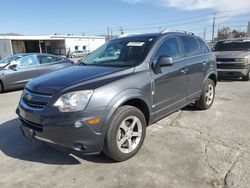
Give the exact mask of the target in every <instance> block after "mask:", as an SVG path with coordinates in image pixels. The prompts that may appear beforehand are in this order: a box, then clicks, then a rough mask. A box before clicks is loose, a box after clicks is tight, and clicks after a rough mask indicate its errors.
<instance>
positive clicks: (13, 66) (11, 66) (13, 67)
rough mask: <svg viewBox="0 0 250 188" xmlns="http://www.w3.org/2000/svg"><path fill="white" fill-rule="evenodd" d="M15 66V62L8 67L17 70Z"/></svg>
mask: <svg viewBox="0 0 250 188" xmlns="http://www.w3.org/2000/svg"><path fill="white" fill-rule="evenodd" d="M17 67H18V66H17V64H12V65H10V66H9V68H10V69H11V70H14V71H17Z"/></svg>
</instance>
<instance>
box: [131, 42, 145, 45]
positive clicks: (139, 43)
mask: <svg viewBox="0 0 250 188" xmlns="http://www.w3.org/2000/svg"><path fill="white" fill-rule="evenodd" d="M144 44H145V42H129V43H128V44H127V46H143V45H144Z"/></svg>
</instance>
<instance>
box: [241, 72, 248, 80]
mask: <svg viewBox="0 0 250 188" xmlns="http://www.w3.org/2000/svg"><path fill="white" fill-rule="evenodd" d="M249 79H250V73H249V72H248V73H247V75H246V76H242V80H243V81H248V80H249Z"/></svg>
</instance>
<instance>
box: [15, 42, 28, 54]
mask: <svg viewBox="0 0 250 188" xmlns="http://www.w3.org/2000/svg"><path fill="white" fill-rule="evenodd" d="M12 50H13V54H22V53H25V52H26V49H25V44H24V41H22V40H12Z"/></svg>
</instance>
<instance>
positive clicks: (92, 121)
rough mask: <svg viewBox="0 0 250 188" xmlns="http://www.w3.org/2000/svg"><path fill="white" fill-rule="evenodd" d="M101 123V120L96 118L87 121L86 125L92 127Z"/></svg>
mask: <svg viewBox="0 0 250 188" xmlns="http://www.w3.org/2000/svg"><path fill="white" fill-rule="evenodd" d="M101 121H102V119H101V118H99V117H96V118H95V119H90V120H88V121H87V122H88V124H90V125H94V124H97V123H100V122H101Z"/></svg>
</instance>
